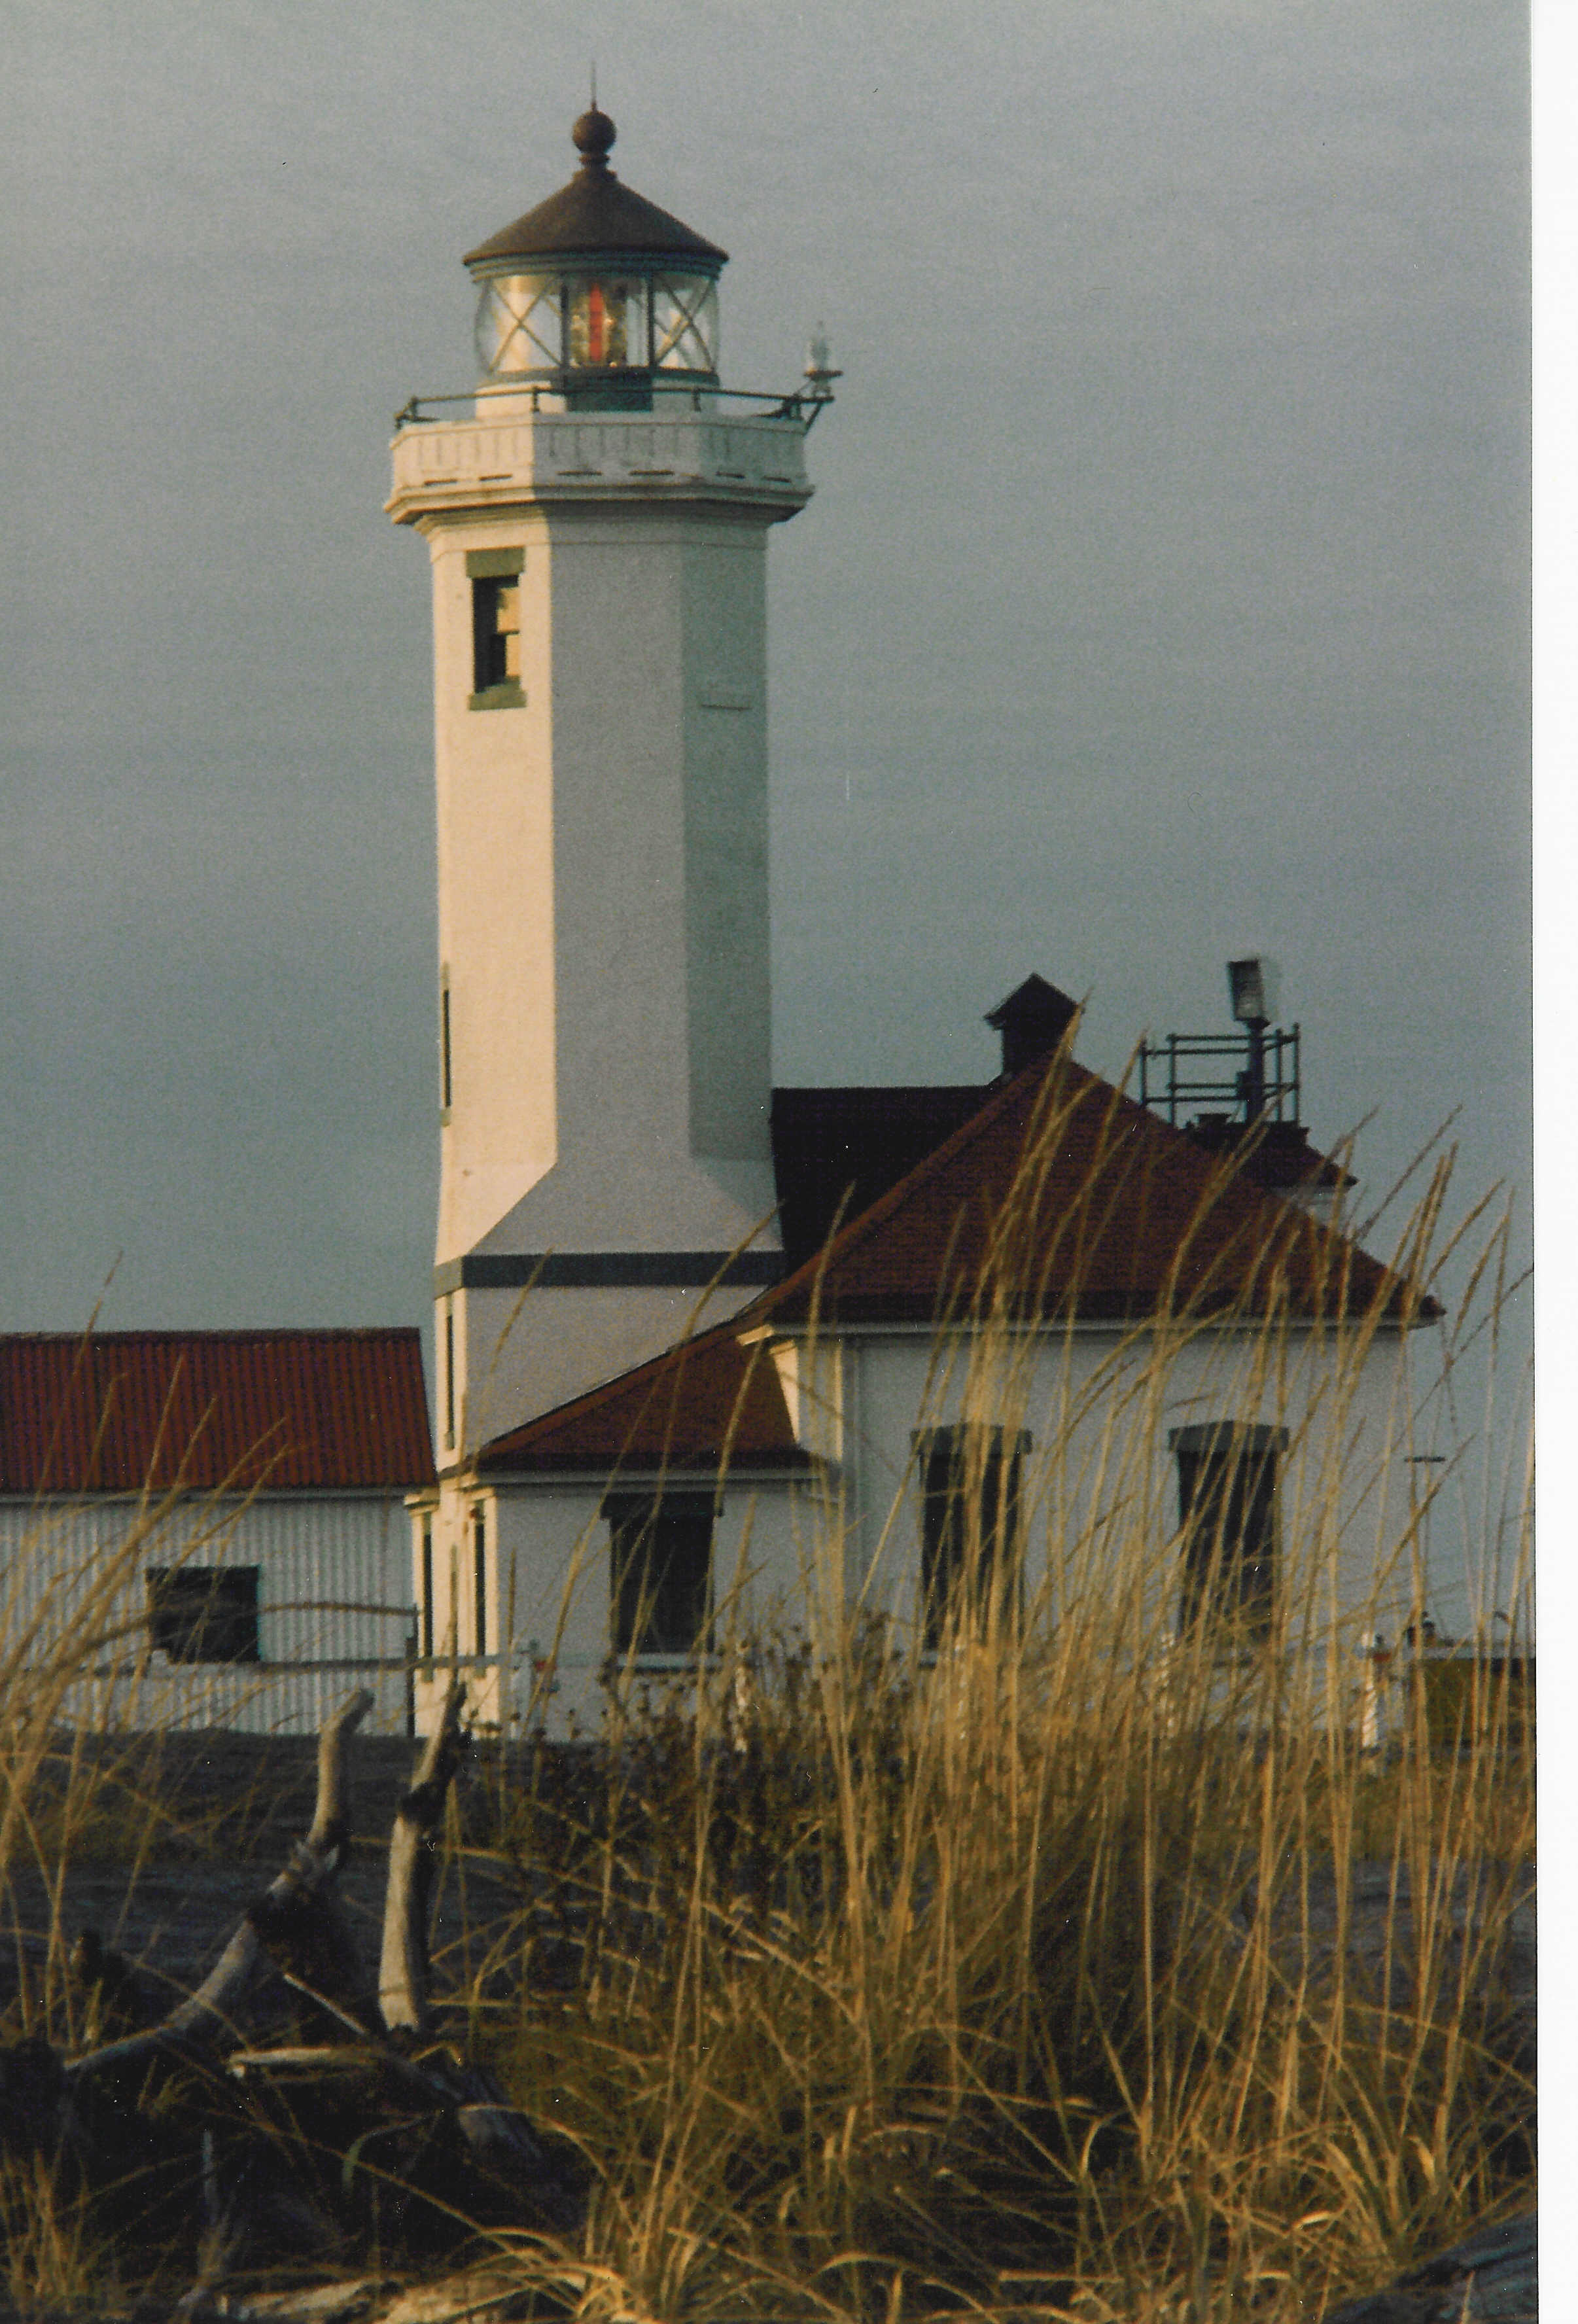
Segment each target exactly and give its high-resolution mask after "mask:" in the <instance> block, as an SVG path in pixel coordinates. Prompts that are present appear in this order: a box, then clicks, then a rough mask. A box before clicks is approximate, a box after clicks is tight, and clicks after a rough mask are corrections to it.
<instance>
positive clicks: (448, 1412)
mask: <svg viewBox="0 0 1578 2324" xmlns="http://www.w3.org/2000/svg"><path fill="white" fill-rule="evenodd" d="M444 1442H445V1443H446V1444H453V1443H454V1442H455V1303H454V1301H453V1300H452V1299H446V1300H445V1302H444Z"/></svg>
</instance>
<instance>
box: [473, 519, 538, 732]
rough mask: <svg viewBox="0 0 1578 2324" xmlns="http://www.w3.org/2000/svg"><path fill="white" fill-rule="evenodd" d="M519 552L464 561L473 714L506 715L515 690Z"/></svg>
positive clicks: (482, 552)
mask: <svg viewBox="0 0 1578 2324" xmlns="http://www.w3.org/2000/svg"><path fill="white" fill-rule="evenodd" d="M523 563H524V552H523V551H522V550H521V549H472V550H471V551H470V552H469V553H468V555H467V557H466V576H467V578H468V579H469V581H470V583H471V639H472V678H471V683H472V695H471V707H472V708H473V709H474V710H510V709H514V708H518V707H519V706H520V705H521V704H522V703H523V702H524V701H525V699H526V696H524V694H523V693H522V692H521V567H522V565H523Z"/></svg>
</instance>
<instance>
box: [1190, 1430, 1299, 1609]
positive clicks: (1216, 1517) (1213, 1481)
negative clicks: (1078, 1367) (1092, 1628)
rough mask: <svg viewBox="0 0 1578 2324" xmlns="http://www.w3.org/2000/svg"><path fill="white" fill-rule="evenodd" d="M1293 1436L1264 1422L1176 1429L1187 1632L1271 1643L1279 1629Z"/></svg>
mask: <svg viewBox="0 0 1578 2324" xmlns="http://www.w3.org/2000/svg"><path fill="white" fill-rule="evenodd" d="M1287 1442H1288V1438H1287V1429H1286V1428H1280V1427H1276V1426H1273V1425H1269V1424H1267V1423H1265V1422H1260V1421H1242V1420H1206V1421H1195V1422H1192V1423H1190V1425H1188V1426H1186V1427H1183V1428H1175V1429H1172V1430H1170V1431H1169V1433H1168V1436H1167V1450H1168V1452H1170V1453H1171V1454H1172V1456H1173V1461H1174V1464H1175V1467H1176V1470H1177V1491H1178V1616H1177V1632H1178V1636H1179V1637H1182V1638H1187V1637H1195V1636H1204V1635H1214V1636H1215V1637H1217V1638H1218V1639H1219V1640H1220V1641H1221V1643H1222V1645H1223V1646H1232V1645H1234V1644H1237V1645H1241V1646H1263V1645H1264V1644H1265V1643H1266V1642H1267V1640H1268V1639H1269V1638H1270V1637H1272V1636H1273V1635H1274V1634H1275V1632H1276V1629H1277V1625H1278V1612H1279V1606H1280V1599H1281V1565H1282V1554H1281V1549H1282V1544H1281V1502H1282V1465H1283V1462H1284V1460H1285V1458H1286V1455H1287ZM1196 1509H1199V1510H1200V1511H1201V1512H1202V1518H1203V1520H1204V1522H1203V1521H1202V1518H1196V1517H1195V1511H1196ZM1235 1517H1236V1520H1237V1521H1236V1522H1235ZM1206 1525H1208V1526H1209V1527H1210V1531H1209V1534H1208V1535H1207V1534H1206V1532H1205V1530H1204V1527H1205V1526H1206Z"/></svg>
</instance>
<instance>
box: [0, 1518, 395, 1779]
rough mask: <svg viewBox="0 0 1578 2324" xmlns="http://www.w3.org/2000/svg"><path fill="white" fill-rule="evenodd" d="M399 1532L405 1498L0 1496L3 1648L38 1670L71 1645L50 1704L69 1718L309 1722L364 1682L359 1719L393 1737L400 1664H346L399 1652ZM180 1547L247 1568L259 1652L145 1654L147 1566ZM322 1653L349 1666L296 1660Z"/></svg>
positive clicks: (195, 1558)
mask: <svg viewBox="0 0 1578 2324" xmlns="http://www.w3.org/2000/svg"><path fill="white" fill-rule="evenodd" d="M408 1540H409V1535H408V1527H407V1519H406V1512H405V1509H404V1507H403V1503H402V1500H401V1499H397V1498H395V1497H393V1496H387V1497H385V1496H380V1495H377V1494H344V1495H340V1494H322V1495H309V1494H300V1495H277V1496H272V1497H270V1498H268V1499H262V1498H260V1499H256V1500H254V1501H253V1502H251V1503H245V1504H244V1503H236V1502H221V1501H212V1500H206V1499H202V1500H191V1501H183V1502H180V1503H178V1504H176V1505H175V1506H174V1507H172V1508H170V1509H169V1510H167V1511H166V1512H165V1513H164V1514H163V1515H162V1516H160V1515H158V1514H157V1513H151V1512H149V1511H147V1510H144V1509H142V1508H139V1505H138V1504H137V1503H135V1502H134V1501H130V1500H124V1499H107V1498H106V1499H101V1500H93V1499H82V1500H77V1501H70V1502H56V1503H52V1504H49V1505H46V1506H44V1507H42V1508H41V1507H40V1506H38V1505H35V1504H33V1503H32V1502H20V1501H7V1502H0V1558H3V1560H4V1572H5V1590H4V1594H3V1596H0V1647H3V1648H4V1650H5V1651H6V1652H7V1653H8V1654H10V1655H19V1656H20V1658H21V1660H22V1662H23V1664H24V1665H26V1666H27V1667H30V1668H32V1669H33V1670H34V1671H38V1670H41V1669H42V1667H43V1666H44V1665H47V1664H48V1663H49V1662H50V1661H51V1659H54V1658H57V1657H58V1656H60V1655H61V1654H62V1653H66V1654H78V1655H81V1656H82V1661H83V1670H82V1675H81V1677H80V1678H79V1680H78V1682H77V1683H75V1684H74V1685H72V1686H71V1687H70V1688H69V1691H68V1692H66V1694H65V1695H64V1696H63V1697H62V1700H61V1704H60V1715H61V1716H62V1717H63V1718H67V1719H69V1720H73V1721H83V1722H88V1723H92V1724H95V1725H113V1726H119V1727H127V1728H148V1727H163V1726H182V1727H208V1726H234V1727H238V1728H241V1729H245V1730H247V1731H249V1732H280V1733H285V1734H298V1733H307V1732H310V1731H311V1730H312V1729H315V1728H316V1727H318V1725H319V1724H320V1723H321V1721H322V1720H323V1718H324V1716H325V1714H326V1711H328V1709H330V1708H332V1707H333V1705H334V1704H335V1703H336V1702H337V1701H339V1700H341V1699H342V1698H343V1697H344V1696H345V1695H346V1693H348V1692H351V1691H352V1690H353V1689H355V1687H357V1686H361V1685H367V1686H370V1687H371V1688H372V1689H373V1691H374V1698H375V1709H374V1712H373V1714H372V1715H371V1717H370V1719H369V1720H368V1722H367V1728H368V1731H369V1732H374V1733H382V1734H400V1733H402V1732H403V1731H404V1729H405V1726H406V1720H407V1684H406V1678H405V1674H404V1672H403V1669H401V1668H400V1667H396V1668H393V1669H390V1670H377V1669H373V1668H365V1667H362V1668H358V1667H356V1665H371V1664H375V1663H377V1662H379V1661H389V1662H392V1663H394V1664H396V1665H399V1664H400V1663H401V1660H402V1658H403V1656H404V1655H405V1652H406V1645H407V1637H408V1633H409V1630H410V1628H411V1624H410V1620H409V1617H408V1615H407V1613H406V1611H405V1609H408V1608H409V1607H410V1604H411V1566H410V1557H409V1551H408ZM183 1559H184V1560H186V1561H187V1562H189V1563H192V1564H195V1565H199V1566H206V1565H217V1566H248V1565H255V1566H256V1567H257V1568H258V1569H259V1574H258V1601H259V1609H260V1617H259V1626H258V1628H259V1647H260V1652H261V1655H262V1660H261V1661H260V1662H258V1663H254V1664H237V1665H216V1664H171V1663H170V1662H169V1661H168V1659H167V1658H166V1657H165V1656H164V1655H162V1654H156V1653H152V1652H150V1651H149V1650H148V1647H147V1638H146V1631H145V1629H144V1628H143V1622H144V1618H145V1616H146V1611H147V1585H146V1574H147V1569H148V1568H149V1567H150V1566H152V1565H171V1564H175V1563H179V1562H181V1561H182V1560H183ZM351 1607H357V1608H363V1609H372V1608H377V1607H382V1608H386V1609H389V1610H388V1611H387V1612H384V1613H377V1612H373V1611H365V1610H364V1611H351V1610H348V1609H350V1608H351ZM325 1663H328V1664H339V1665H347V1666H346V1667H340V1668H328V1669H324V1668H312V1667H304V1665H322V1664H325Z"/></svg>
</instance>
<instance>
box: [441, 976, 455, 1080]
mask: <svg viewBox="0 0 1578 2324" xmlns="http://www.w3.org/2000/svg"><path fill="white" fill-rule="evenodd" d="M454 1060H455V1052H454V1049H453V1047H451V1037H450V1030H449V972H448V969H446V970H445V971H444V973H443V977H442V980H441V982H440V983H439V986H438V1105H439V1110H440V1111H442V1112H444V1113H448V1111H449V1109H450V1107H451V1106H452V1105H453V1104H454V1102H455V1062H454Z"/></svg>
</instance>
